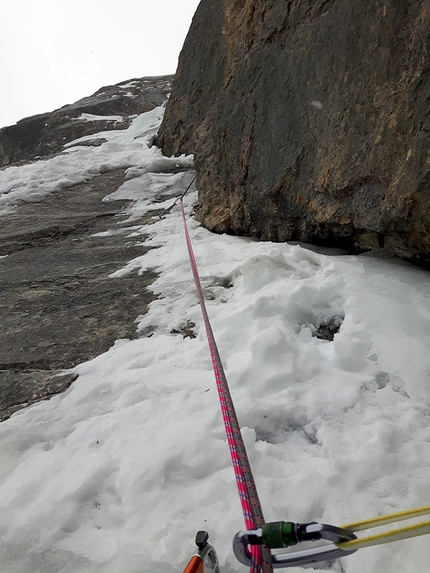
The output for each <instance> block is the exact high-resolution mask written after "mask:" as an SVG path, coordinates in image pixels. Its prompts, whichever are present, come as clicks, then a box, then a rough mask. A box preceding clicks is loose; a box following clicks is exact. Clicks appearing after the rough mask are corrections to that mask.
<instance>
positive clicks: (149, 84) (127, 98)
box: [0, 76, 172, 167]
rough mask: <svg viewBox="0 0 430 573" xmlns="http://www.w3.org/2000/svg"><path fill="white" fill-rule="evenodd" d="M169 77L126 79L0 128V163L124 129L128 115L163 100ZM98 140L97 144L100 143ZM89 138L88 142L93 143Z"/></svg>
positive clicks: (29, 157)
mask: <svg viewBox="0 0 430 573" xmlns="http://www.w3.org/2000/svg"><path fill="white" fill-rule="evenodd" d="M171 82H172V76H159V77H145V78H139V79H132V80H127V81H125V82H121V83H119V84H116V85H114V86H106V87H103V88H101V89H99V90H98V91H97V92H96V93H95V94H93V95H92V96H90V97H86V98H83V99H81V100H79V101H77V102H76V103H74V104H71V105H66V106H64V107H62V108H60V109H58V110H56V111H53V112H50V113H44V114H39V115H35V116H33V117H27V118H25V119H22V120H21V121H18V123H16V124H15V125H11V126H8V127H4V128H2V129H0V166H1V167H4V166H6V165H11V164H14V163H17V162H22V161H29V160H32V159H34V158H35V157H37V156H48V155H51V154H53V153H58V152H59V151H61V150H62V149H63V146H64V145H65V144H66V143H69V142H70V141H73V140H74V139H77V138H79V137H82V136H84V135H91V134H93V133H98V132H99V131H105V130H112V129H126V128H127V127H128V126H129V125H130V123H131V121H132V118H131V117H130V116H133V115H138V114H141V113H144V112H146V111H150V110H151V109H153V108H154V107H156V106H159V105H161V104H162V103H164V102H165V101H166V99H167V96H168V94H169V92H170V89H171ZM82 114H91V115H99V116H122V121H120V120H114V119H105V120H98V121H86V120H85V119H80V117H81V115H82ZM102 142H103V140H100V141H99V142H98V144H100V143H102ZM96 144H97V142H96V141H92V142H91V145H96Z"/></svg>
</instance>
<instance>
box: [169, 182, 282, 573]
mask: <svg viewBox="0 0 430 573" xmlns="http://www.w3.org/2000/svg"><path fill="white" fill-rule="evenodd" d="M190 187H191V184H190V186H189V187H188V189H189V188H190ZM188 189H187V190H186V191H185V193H184V194H183V195H182V197H181V199H180V204H181V212H182V219H183V222H184V229H185V237H186V241H187V248H188V254H189V258H190V263H191V269H192V272H193V276H194V282H195V285H196V290H197V297H198V299H199V302H200V307H201V310H202V314H203V321H204V324H205V328H206V336H207V340H208V345H209V350H210V355H211V359H212V367H213V371H214V374H215V380H216V385H217V389H218V396H219V400H220V404H221V411H222V416H223V420H224V426H225V431H226V434H227V442H228V445H229V448H230V455H231V460H232V463H233V469H234V473H235V476H236V484H237V489H238V491H239V498H240V503H241V505H242V511H243V516H244V519H245V526H246V529H247V530H251V529H258V528H260V527H262V526H263V525H264V517H263V511H262V509H261V504H260V500H259V498H258V493H257V489H256V487H255V482H254V478H253V476H252V471H251V467H250V464H249V460H248V455H247V453H246V449H245V444H244V443H243V439H242V434H241V432H240V428H239V422H238V420H237V416H236V411H235V409H234V405H233V400H232V397H231V394H230V389H229V387H228V383H227V379H226V376H225V372H224V368H223V366H222V363H221V358H220V355H219V352H218V347H217V345H216V342H215V337H214V334H213V331H212V327H211V323H210V320H209V316H208V313H207V310H206V304H205V300H204V296H203V290H202V286H201V283H200V277H199V272H198V269H197V263H196V259H195V256H194V251H193V246H192V243H191V238H190V234H189V232H188V226H187V221H186V217H185V210H184V205H183V198H184V196H185V195H186V193H187V191H188ZM250 549H251V553H252V565H251V572H252V573H271V572H272V571H273V568H272V560H271V556H270V551H269V550H268V549H267V548H266V547H264V546H257V545H255V546H252V547H251V548H250Z"/></svg>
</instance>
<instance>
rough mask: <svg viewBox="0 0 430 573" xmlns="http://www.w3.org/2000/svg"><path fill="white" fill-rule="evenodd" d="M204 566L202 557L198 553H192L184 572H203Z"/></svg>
mask: <svg viewBox="0 0 430 573" xmlns="http://www.w3.org/2000/svg"><path fill="white" fill-rule="evenodd" d="M204 571H205V567H204V564H203V559H202V558H201V557H200V556H199V555H194V556H193V557H191V559H190V560H189V562H188V565H187V566H186V567H185V569H184V573H204Z"/></svg>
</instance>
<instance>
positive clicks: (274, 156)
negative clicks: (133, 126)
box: [158, 0, 430, 268]
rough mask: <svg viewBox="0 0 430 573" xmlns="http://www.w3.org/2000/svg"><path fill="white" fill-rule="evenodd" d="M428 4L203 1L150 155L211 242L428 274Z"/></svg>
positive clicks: (416, 0) (422, 0) (417, 0)
mask: <svg viewBox="0 0 430 573" xmlns="http://www.w3.org/2000/svg"><path fill="white" fill-rule="evenodd" d="M429 133H430V5H429V3H428V1H427V0H410V1H407V0H396V1H393V0H392V1H390V0H388V1H382V0H380V1H379V0H357V1H355V2H350V1H349V0H331V1H330V0H329V1H322V0H320V1H315V0H307V1H306V0H296V1H291V2H286V1H285V0H272V1H264V2H254V1H253V0H252V1H251V0H224V1H222V0H202V2H201V3H200V5H199V7H198V9H197V12H196V14H195V16H194V20H193V23H192V26H191V29H190V31H189V34H188V36H187V39H186V42H185V45H184V48H183V50H182V53H181V56H180V59H179V66H178V71H177V75H176V77H175V80H174V84H173V90H172V95H171V97H170V100H169V103H168V106H167V110H166V115H165V118H164V122H163V124H162V126H161V129H160V132H159V137H158V139H159V142H161V144H162V145H163V150H164V152H165V153H166V154H168V155H170V154H172V153H174V154H180V153H189V152H194V153H195V163H196V168H197V172H198V188H199V193H200V194H199V206H198V211H197V215H198V217H199V218H200V220H201V221H202V222H203V224H204V225H205V226H206V227H208V228H209V229H211V230H214V231H218V232H229V233H236V234H250V235H254V236H257V237H261V238H263V239H268V240H274V241H286V240H300V241H305V242H313V243H317V244H323V245H332V246H334V245H338V246H342V247H346V248H347V249H349V250H350V251H351V252H354V251H360V250H366V249H368V248H372V247H385V248H386V249H387V250H388V251H389V252H390V253H392V254H395V255H397V256H400V257H402V258H404V259H406V260H409V261H412V262H415V263H417V264H420V265H422V266H425V267H427V268H428V267H430V256H429V251H430V155H429V142H430V137H429Z"/></svg>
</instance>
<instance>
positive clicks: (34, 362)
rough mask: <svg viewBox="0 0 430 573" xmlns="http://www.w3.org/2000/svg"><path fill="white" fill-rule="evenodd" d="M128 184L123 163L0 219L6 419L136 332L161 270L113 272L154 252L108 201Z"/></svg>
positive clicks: (0, 390) (1, 381)
mask: <svg viewBox="0 0 430 573" xmlns="http://www.w3.org/2000/svg"><path fill="white" fill-rule="evenodd" d="M123 181H124V171H123V170H117V171H113V172H109V173H104V174H102V175H99V176H97V177H95V178H93V179H91V180H90V181H86V182H84V183H80V184H78V185H75V186H73V187H69V188H68V189H65V190H63V191H59V192H56V193H53V194H52V195H50V196H48V197H46V198H45V199H44V200H43V202H41V203H27V204H24V205H22V206H21V207H20V209H19V210H18V211H17V212H16V213H14V214H13V215H7V216H3V217H2V219H1V227H0V255H7V256H6V257H4V258H2V259H0V289H1V292H2V296H1V298H0V322H1V325H2V328H1V330H0V349H1V351H0V418H2V419H5V418H6V417H8V416H9V415H10V414H11V413H13V411H16V410H17V409H19V408H21V407H23V406H25V405H27V404H30V403H33V402H35V401H37V400H39V399H43V398H46V397H49V396H51V395H52V394H54V393H56V392H57V391H62V389H65V388H66V387H67V386H68V385H69V384H70V383H71V381H72V377H71V376H69V375H68V376H65V377H58V376H57V374H58V373H59V371H61V370H62V369H69V368H72V367H73V366H75V365H76V364H78V363H80V362H83V361H85V360H89V359H91V358H94V357H95V356H97V355H99V354H101V353H102V352H104V351H106V350H108V348H109V347H110V346H111V345H112V344H113V343H114V341H115V340H117V339H121V338H134V337H135V336H136V324H135V320H136V318H137V316H138V315H142V314H144V313H145V312H146V310H147V305H148V304H149V302H151V300H153V298H154V295H153V294H152V293H151V292H149V291H148V290H147V288H146V287H147V286H148V285H149V284H151V282H152V281H153V280H154V278H155V274H154V273H152V272H148V273H145V274H143V275H142V276H138V275H137V273H135V274H130V275H127V276H126V277H123V278H120V279H119V278H109V275H110V274H111V273H113V272H115V271H116V270H118V269H120V268H121V267H122V266H124V264H125V263H126V262H128V261H129V260H131V259H132V258H134V257H137V256H139V255H142V254H144V253H145V252H146V251H147V250H148V249H147V247H144V246H142V245H141V244H140V243H141V242H142V239H143V237H138V238H130V237H128V235H129V234H130V233H131V232H132V230H133V229H132V228H130V227H129V225H128V223H127V222H126V217H125V216H124V215H123V214H122V208H123V207H124V205H125V202H122V201H115V202H110V203H103V202H102V199H103V197H105V196H106V195H108V194H109V193H111V192H113V191H115V190H116V189H117V188H118V187H119V186H120V185H121V183H122V182H123ZM154 215H156V213H155V212H154V211H153V212H152V213H150V214H149V215H148V216H147V217H146V219H144V218H142V219H141V220H138V221H133V225H139V224H142V223H145V222H149V221H150V220H151V218H152V217H154ZM110 229H114V230H115V234H114V235H112V236H103V235H102V236H94V234H96V233H104V232H106V231H108V230H110Z"/></svg>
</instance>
